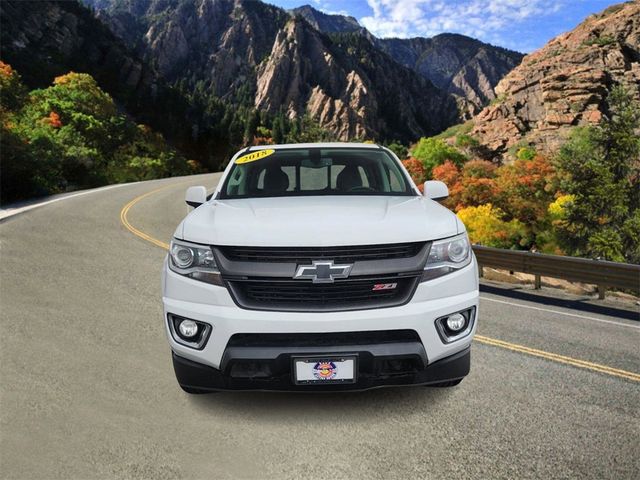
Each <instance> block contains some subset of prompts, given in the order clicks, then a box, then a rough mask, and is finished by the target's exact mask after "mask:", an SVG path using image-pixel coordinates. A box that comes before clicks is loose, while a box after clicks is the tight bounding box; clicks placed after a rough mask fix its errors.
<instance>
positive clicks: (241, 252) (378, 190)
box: [162, 143, 478, 393]
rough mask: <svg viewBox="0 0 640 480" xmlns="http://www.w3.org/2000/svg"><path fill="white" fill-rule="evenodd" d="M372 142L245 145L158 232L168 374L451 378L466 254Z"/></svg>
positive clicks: (468, 268) (331, 380)
mask: <svg viewBox="0 0 640 480" xmlns="http://www.w3.org/2000/svg"><path fill="white" fill-rule="evenodd" d="M447 195H448V190H447V187H446V186H445V185H444V184H443V183H442V182H435V181H430V182H426V183H425V185H424V195H423V194H421V193H420V190H418V189H417V188H416V186H415V185H414V183H413V182H412V180H411V177H410V176H409V175H408V173H407V171H406V170H405V169H404V167H403V165H402V163H401V162H400V161H399V160H398V158H397V157H396V156H395V155H394V154H393V153H392V152H391V151H390V150H388V149H387V148H384V147H381V146H378V145H372V144H356V143H325V144H298V145H266V146H259V147H249V148H246V149H243V150H241V151H240V152H238V153H237V154H236V155H235V156H234V157H233V158H232V159H231V161H230V163H229V166H228V167H227V168H226V170H225V172H224V174H223V176H222V179H221V181H220V183H219V185H218V186H217V188H216V190H215V191H214V193H213V194H212V195H210V196H207V190H206V188H205V187H191V188H189V189H188V190H187V195H186V201H187V203H188V204H189V205H191V206H193V207H196V208H195V209H194V210H193V211H192V212H190V213H189V214H188V215H187V217H186V218H185V219H184V220H183V221H182V222H181V223H180V225H179V226H178V228H177V229H176V231H175V234H174V238H173V239H172V241H171V247H170V252H169V255H168V256H167V259H166V262H165V266H164V271H163V275H162V300H163V303H164V323H165V325H166V330H167V336H168V339H169V344H170V346H171V350H172V353H173V365H174V370H175V374H176V377H177V380H178V383H179V384H180V386H181V387H182V388H183V389H184V390H185V391H186V392H189V393H205V392H212V391H217V390H301V391H315V390H364V389H369V388H375V387H381V386H391V385H430V386H454V385H457V384H458V383H460V381H461V380H462V378H463V377H464V376H465V375H467V374H468V373H469V366H470V347H471V340H472V337H473V335H474V333H475V330H476V326H477V316H478V268H477V264H476V260H475V257H474V255H473V252H472V250H471V246H470V244H469V240H468V238H467V234H466V233H465V227H464V225H463V224H462V222H460V220H459V219H458V218H457V217H456V216H455V215H454V214H453V213H452V212H451V211H449V210H447V209H446V208H444V207H443V206H442V205H440V204H439V203H438V202H437V200H441V199H443V198H445V197H446V196H447Z"/></svg>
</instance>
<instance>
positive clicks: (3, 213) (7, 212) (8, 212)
mask: <svg viewBox="0 0 640 480" xmlns="http://www.w3.org/2000/svg"><path fill="white" fill-rule="evenodd" d="M134 183H138V182H132V183H131V182H130V183H118V184H116V185H107V186H106V187H99V188H93V189H91V190H83V191H82V192H78V193H72V194H70V195H64V196H61V197H57V198H53V199H51V200H43V201H41V202H37V203H33V204H30V205H25V206H24V207H15V208H2V209H0V220H4V219H5V218H9V217H13V216H14V215H18V214H19V213H24V212H28V211H29V210H33V209H34V208H38V207H44V206H45V205H49V204H51V203H55V202H59V201H61V200H67V199H69V198H74V197H81V196H82V195H89V194H90V193H96V192H102V191H104V190H111V189H112V188H118V187H124V186H126V185H133V184H134Z"/></svg>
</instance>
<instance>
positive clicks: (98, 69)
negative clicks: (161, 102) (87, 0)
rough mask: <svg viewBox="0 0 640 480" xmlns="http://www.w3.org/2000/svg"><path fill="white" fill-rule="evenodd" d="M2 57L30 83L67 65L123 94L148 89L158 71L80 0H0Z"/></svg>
mask: <svg viewBox="0 0 640 480" xmlns="http://www.w3.org/2000/svg"><path fill="white" fill-rule="evenodd" d="M0 21H1V27H2V28H1V29H0V38H1V41H2V58H3V60H5V61H6V62H7V63H9V64H11V65H12V66H13V68H15V69H16V70H18V71H19V72H20V74H21V75H22V78H23V79H24V81H25V82H26V83H27V84H29V85H30V86H40V87H44V86H47V85H48V84H49V83H50V82H51V79H52V78H53V77H55V76H58V75H62V74H64V73H67V72H68V71H69V69H70V68H71V69H75V70H78V71H83V72H88V73H91V74H92V76H93V77H94V78H96V79H97V80H98V81H99V82H100V83H101V84H103V85H108V87H109V88H110V89H112V90H118V91H119V93H120V94H121V95H124V94H126V93H131V92H134V91H140V90H144V89H145V88H146V87H148V86H149V85H151V83H153V81H154V78H155V73H154V72H153V70H152V69H150V68H148V66H147V65H145V64H144V63H143V62H142V61H141V59H140V58H138V57H137V56H136V55H135V54H134V53H133V52H131V51H129V49H128V48H127V46H126V45H125V44H124V43H123V42H121V41H119V40H118V39H117V38H116V37H115V36H114V35H113V33H111V31H110V30H109V29H108V28H107V27H106V26H105V25H103V24H102V23H101V22H100V21H97V20H96V19H95V18H94V17H93V16H92V15H91V13H90V12H89V11H87V10H86V9H85V8H84V7H83V6H82V5H80V4H79V3H77V2H20V1H3V2H1V3H0Z"/></svg>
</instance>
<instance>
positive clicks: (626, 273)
mask: <svg viewBox="0 0 640 480" xmlns="http://www.w3.org/2000/svg"><path fill="white" fill-rule="evenodd" d="M473 252H474V253H475V254H476V259H477V260H478V264H479V265H480V267H493V268H501V269H504V270H509V271H511V272H523V273H529V274H533V275H535V282H534V284H535V288H540V286H541V279H540V277H552V278H561V279H563V280H570V281H574V282H581V283H588V284H591V285H597V286H598V296H599V297H600V298H604V294H605V290H606V288H607V287H609V288H622V289H625V290H633V291H635V292H639V293H640V265H631V264H628V263H618V262H609V261H605V260H590V259H587V258H576V257H563V256H560V255H547V254H542V253H533V252H523V251H518V250H503V249H501V248H492V247H483V246H480V245H474V246H473ZM480 272H481V273H480V275H482V268H481V269H480Z"/></svg>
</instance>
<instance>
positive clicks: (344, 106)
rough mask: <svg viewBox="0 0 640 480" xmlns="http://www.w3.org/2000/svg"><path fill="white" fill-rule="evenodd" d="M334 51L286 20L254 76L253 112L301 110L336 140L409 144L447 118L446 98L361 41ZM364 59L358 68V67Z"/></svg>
mask: <svg viewBox="0 0 640 480" xmlns="http://www.w3.org/2000/svg"><path fill="white" fill-rule="evenodd" d="M342 47H346V46H344V45H341V44H339V43H338V44H336V43H334V42H332V41H331V40H330V39H328V38H327V37H326V36H324V35H322V34H321V33H320V32H318V31H317V30H315V29H313V28H311V27H310V25H309V24H308V23H307V22H305V21H303V20H301V19H298V18H293V19H291V20H290V21H289V22H288V23H287V25H286V26H285V28H284V29H282V30H281V31H280V32H278V35H277V36H276V39H275V41H274V44H273V48H272V50H271V52H270V54H269V56H268V58H267V60H266V61H265V62H263V63H262V64H261V65H260V66H259V68H258V70H257V92H256V97H255V106H256V108H258V109H261V110H267V111H271V112H275V111H277V110H278V109H280V108H284V109H285V111H286V112H287V114H288V115H289V116H290V117H295V116H298V115H301V114H303V113H304V112H307V113H308V114H309V115H311V116H312V117H313V118H314V119H316V120H317V121H319V123H320V124H321V125H323V126H324V127H326V128H328V129H330V130H332V131H333V132H334V133H335V134H336V135H337V136H338V138H340V139H342V140H349V139H353V138H365V137H368V138H380V137H387V138H407V137H409V138H410V137H414V138H416V137H418V136H420V135H428V134H432V133H434V132H438V131H440V130H441V129H442V128H444V127H445V126H446V125H447V124H450V123H451V122H452V121H454V120H455V118H456V116H457V113H456V108H455V102H454V101H453V100H452V99H451V98H448V97H447V96H446V95H445V94H443V92H441V91H440V90H438V89H437V88H436V87H434V86H433V84H431V83H430V82H428V81H427V80H425V79H423V78H420V77H419V76H417V75H415V73H414V72H412V71H411V70H409V69H406V68H403V67H401V66H400V65H397V64H396V63H395V62H394V61H393V60H392V59H391V58H389V57H387V56H386V55H385V54H384V53H382V52H380V51H378V50H376V49H375V48H374V47H373V46H372V45H371V44H370V43H369V42H368V41H367V40H366V39H360V40H359V41H358V42H356V44H350V45H349V47H348V48H342ZM347 51H348V52H350V53H345V52H347ZM364 56H367V57H368V58H369V60H370V61H369V62H367V63H366V64H362V63H361V62H360V59H361V58H363V57H364ZM283 79H286V81H283ZM397 85H404V86H405V88H402V89H399V88H397ZM425 111H428V112H432V113H433V116H431V117H430V116H428V115H425V113H424V112H425Z"/></svg>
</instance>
